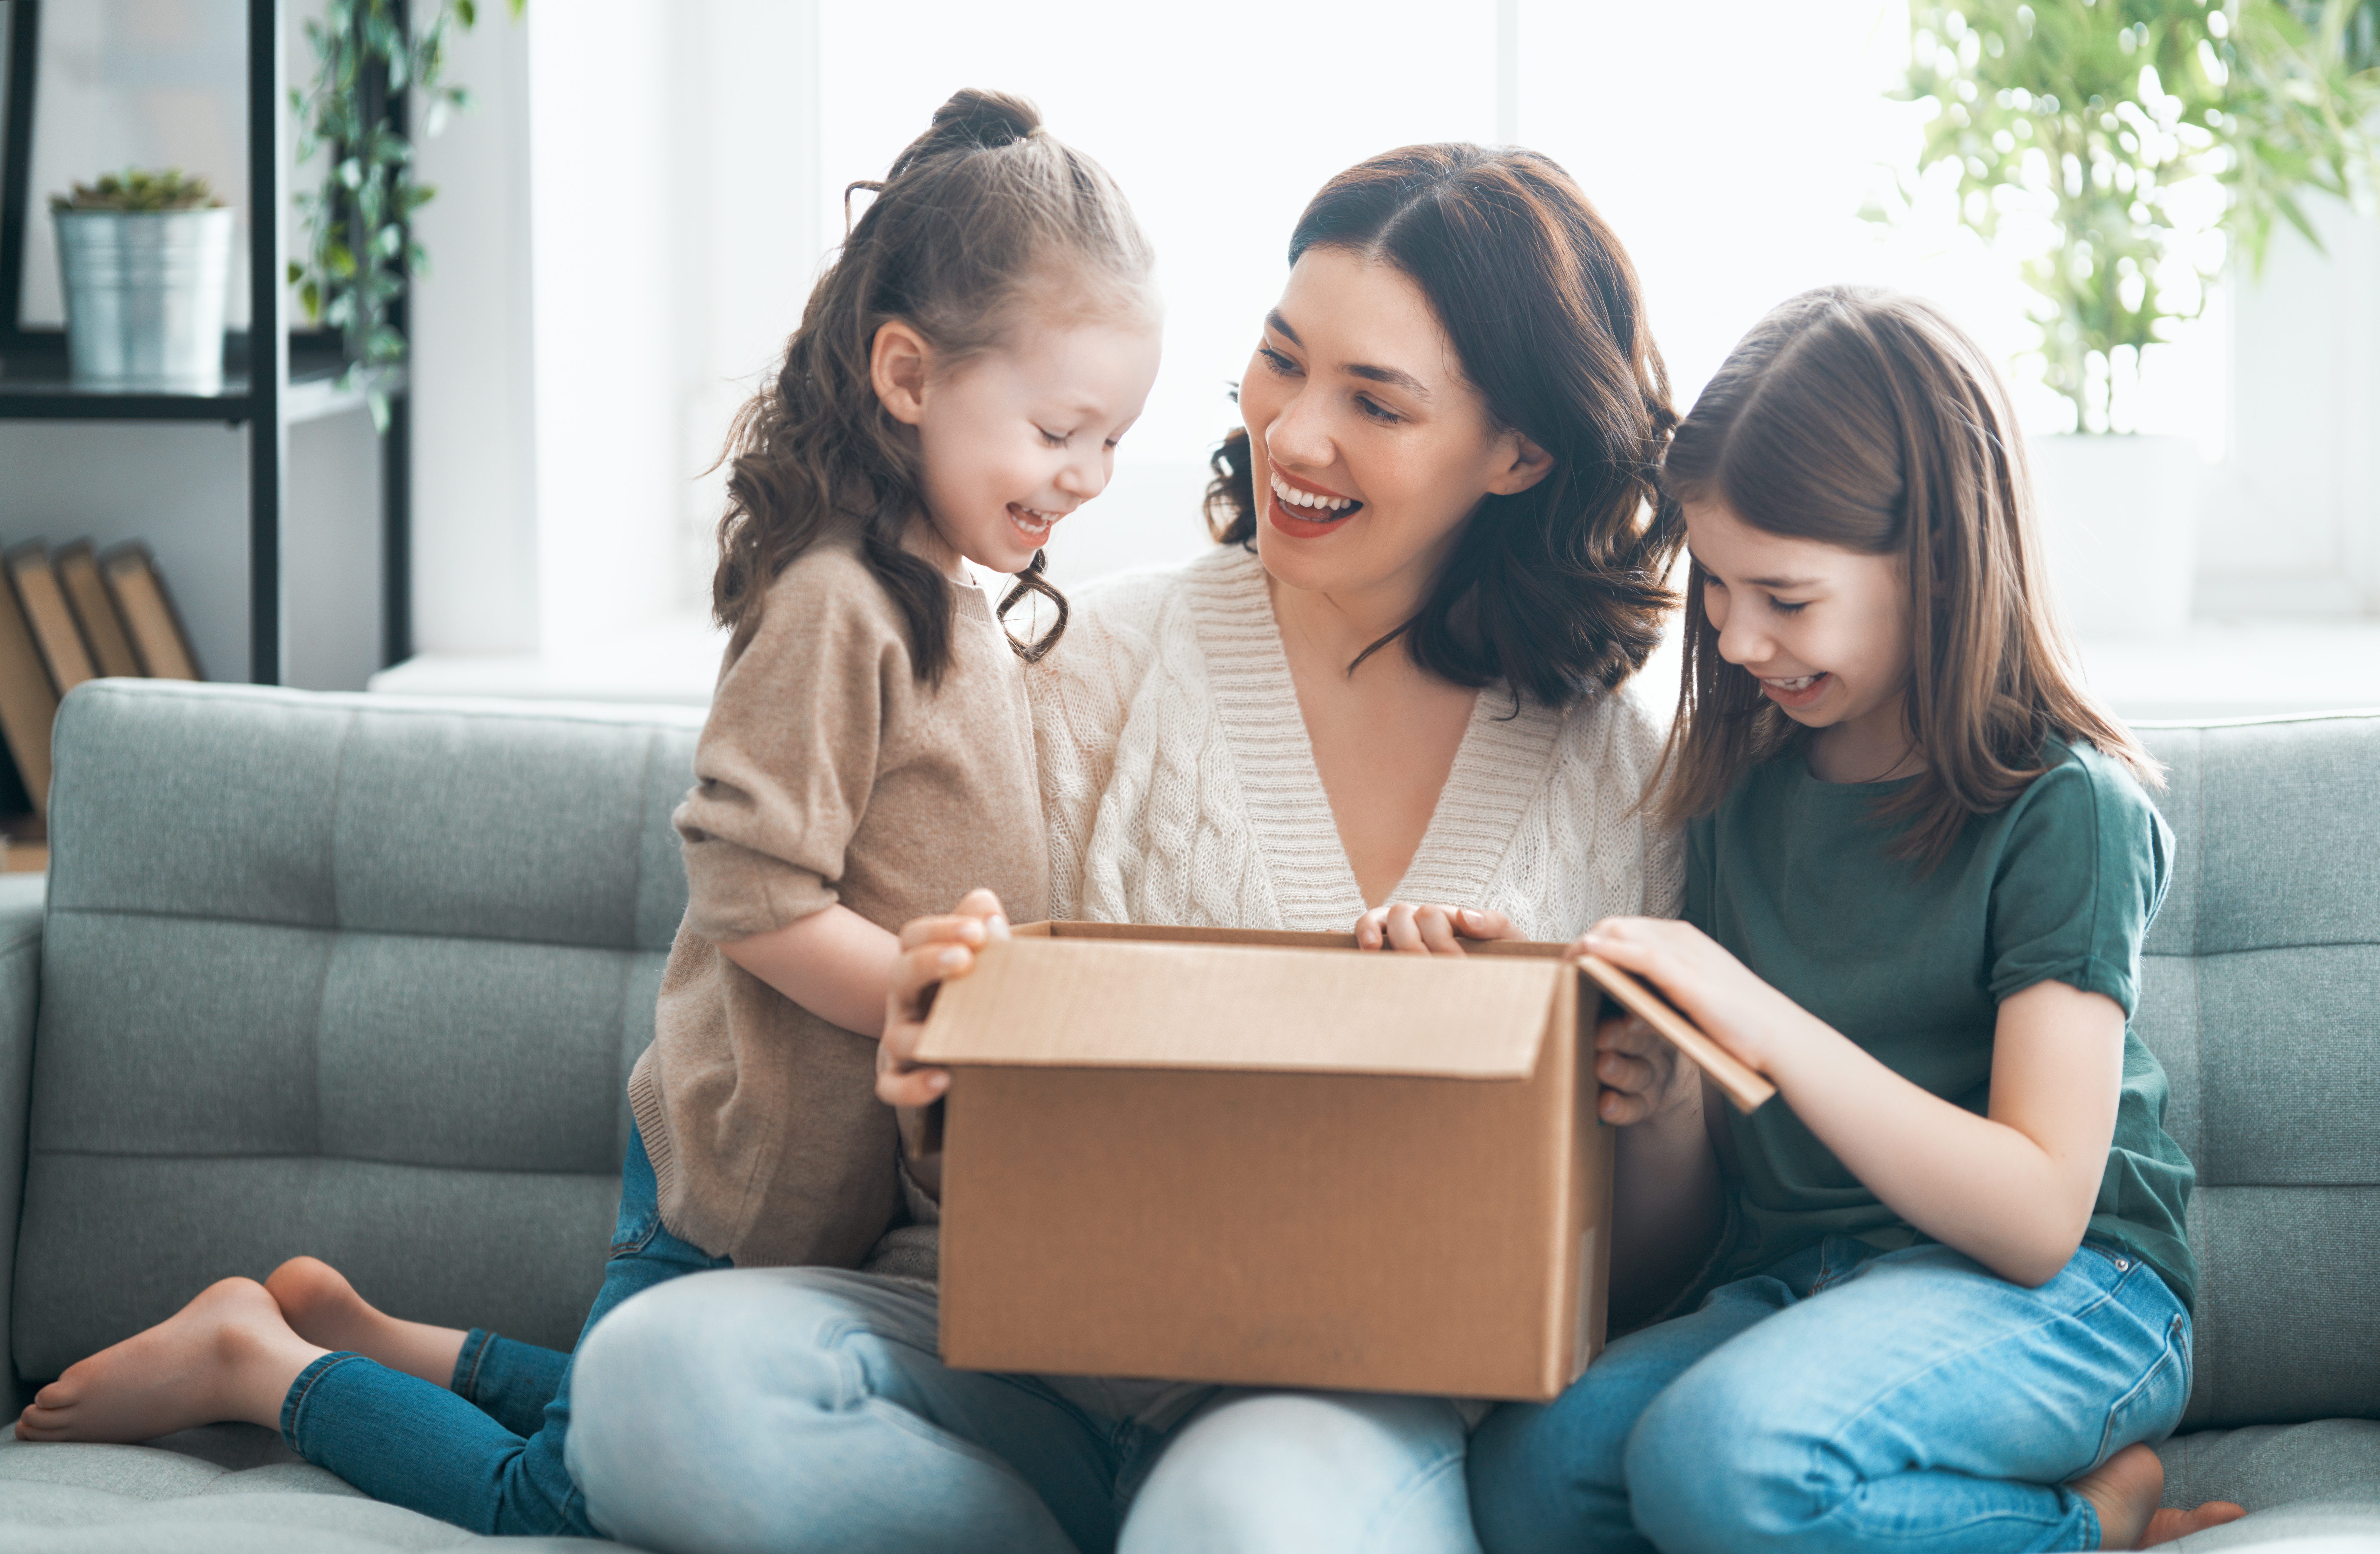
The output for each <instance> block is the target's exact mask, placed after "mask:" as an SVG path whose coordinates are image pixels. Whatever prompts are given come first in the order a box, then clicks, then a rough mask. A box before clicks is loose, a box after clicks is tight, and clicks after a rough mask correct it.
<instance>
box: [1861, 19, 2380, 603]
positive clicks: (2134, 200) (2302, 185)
mask: <svg viewBox="0 0 2380 1554" xmlns="http://www.w3.org/2000/svg"><path fill="white" fill-rule="evenodd" d="M1910 20H1911V29H1912V41H1913V48H1912V51H1911V54H1912V57H1911V64H1910V68H1909V74H1908V78H1907V80H1906V82H1905V84H1904V86H1903V88H1902V89H1901V91H1899V92H1898V93H1896V95H1898V96H1900V97H1901V98H1903V99H1905V100H1910V101H1930V102H1931V103H1933V104H1934V108H1935V111H1934V114H1933V115H1932V117H1931V119H1930V120H1929V122H1928V123H1927V125H1926V127H1925V141H1924V148H1923V150H1922V152H1920V155H1919V158H1918V179H1919V180H1920V182H1921V183H1922V182H1923V181H1925V179H1926V178H1927V177H1928V175H1929V174H1930V175H1934V176H1939V177H1941V178H1942V180H1943V182H1944V183H1947V184H1949V185H1951V186H1952V188H1953V192H1954V196H1955V199H1956V201H1957V213H1958V219H1959V221H1960V222H1961V224H1962V225H1966V226H1968V227H1970V228H1972V229H1973V230H1974V231H1975V232H1976V233H1977V234H1978V235H1979V236H1981V237H1983V238H1985V240H1986V241H1987V242H1992V243H1995V244H2000V243H2002V241H2003V240H2004V239H2005V240H2007V246H2008V247H2010V248H2020V249H2032V250H2033V251H2032V252H2031V253H2030V254H2029V255H2028V256H2027V257H2025V258H2024V259H2023V260H2022V273H2023V278H2024V280H2025V283H2026V284H2027V285H2028V286H2029V287H2030V288H2031V290H2032V292H2033V294H2034V306H2033V309H2032V316H2033V320H2034V323H2035V324H2036V325H2037V326H2038V328H2039V331H2040V353H2041V361H2042V378H2043V381H2044V382H2045V383H2046V385H2047V386H2048V387H2049V388H2051V389H2052V390H2054V391H2056V392H2057V393H2058V395H2062V396H2063V397H2064V398H2065V399H2066V401H2067V402H2068V403H2069V404H2070V407H2071V410H2072V416H2073V426H2074V430H2075V431H2077V432H2079V433H2083V434H2085V435H2084V436H2083V437H2082V438H2078V439H2072V440H2069V439H2063V438H2046V439H2035V440H2034V464H2035V467H2036V473H2037V475H2038V477H2039V483H2040V486H2041V489H2042V495H2043V505H2044V508H2045V519H2046V524H2047V527H2048V528H2049V530H2050V533H2049V540H2050V547H2051V553H2052V559H2053V563H2054V564H2056V565H2058V567H2059V570H2060V572H2061V574H2063V576H2062V577H2061V591H2062V592H2063V593H2064V594H2066V595H2067V597H2068V598H2069V600H2070V601H2071V603H2072V605H2073V607H2074V610H2075V613H2076V614H2077V616H2078V618H2079V619H2080V622H2081V624H2082V625H2083V628H2084V630H2085V631H2086V632H2095V631H2104V632H2107V633H2108V634H2114V635H2134V634H2139V633H2141V632H2143V631H2152V632H2153V631H2164V630H2170V629H2174V628H2177V627H2179V626H2180V625H2182V624H2184V623H2186V621H2187V618H2188V611H2189V588H2190V577H2191V572H2192V540H2191V534H2190V530H2191V528H2192V523H2193V522H2194V517H2195V503H2196V484H2197V464H2196V459H2195V455H2194V453H2193V451H2192V448H2191V446H2190V444H2189V443H2187V442H2186V441H2185V440H2183V439H2180V438H2154V437H2137V438H2119V439H2112V440H2111V439H2107V438H2104V437H2098V436H2093V435H2090V434H2095V433H2105V432H2109V431H2137V430H2139V428H2138V426H2137V421H2136V412H2135V409H2134V407H2133V406H2132V405H2131V403H2130V401H2129V396H2128V395H2127V393H2126V390H2127V388H2128V387H2129V386H2130V385H2131V384H2132V383H2134V382H2137V377H2138V374H2139V372H2140V370H2141V362H2142V353H2143V350H2145V349H2146V348H2147V347H2148V346H2153V345H2155V344H2158V343H2160V342H2163V341H2166V340H2168V339H2170V338H2171V322H2173V321H2179V320H2185V319H2190V318H2193V317H2195V316H2197V315H2198V313H2199V312H2200V311H2201V310H2203V309H2204V306H2205V298H2206V288H2207V286H2208V285H2209V284H2211V283H2212V282H2213V281H2214V280H2215V278H2216V275H2217V274H2219V273H2221V272H2222V270H2223V268H2224V265H2225V263H2226V261H2227V260H2228V258H2229V257H2231V255H2232V254H2234V253H2236V254H2238V255H2239V256H2240V257H2244V258H2245V259H2247V260H2248V261H2249V262H2250V264H2251V266H2252V267H2253V266H2254V265H2256V264H2258V263H2260V262H2261V261H2262V258H2263V255H2264V251H2265V245H2266V242H2267V241H2268V239H2269V238H2270V237H2271V235H2272V233H2273V231H2274V230H2275V228H2276V227H2277V226H2279V225H2288V226H2290V227H2292V228H2295V229H2296V230H2297V231H2299V232H2301V233H2302V234H2303V235H2304V236H2305V237H2307V238H2309V239H2310V240H2313V241H2315V242H2316V244H2317V246H2318V245H2319V238H2318V237H2316V234H2315V230H2314V227H2313V222H2312V220H2311V219H2310V217H2309V215H2308V213H2307V200H2309V198H2311V197H2313V196H2317V195H2327V196H2332V197H2336V198H2339V199H2353V198H2356V197H2358V196H2359V195H2361V194H2363V193H2368V191H2369V187H2370V183H2371V180H2372V174H2373V169H2374V165H2375V161H2376V160H2380V154H2376V153H2380V147H2376V146H2375V132H2376V131H2380V0H2219V3H2213V4H2210V3H2207V0H2032V3H2028V4H2019V3H2017V0H1957V3H1951V4H1940V3H1928V0H1920V3H1918V4H1915V5H1913V6H1912V7H1911V11H1910ZM1907 192H1908V195H1909V199H1910V200H1911V201H1912V202H1913V203H1914V202H1915V201H1916V200H1919V199H1921V198H1922V196H1921V195H1920V194H1919V193H1918V192H1917V189H1916V188H1914V187H1913V188H1910V189H1909V190H1908V191H1907ZM1871 213H1877V212H1871ZM2227 239H2228V240H2227ZM2085 442H2087V443H2094V444H2097V446H2096V447H2095V448H2084V447H2083V446H2080V445H2078V444H2080V443H2085ZM2061 552H2062V553H2061Z"/></svg>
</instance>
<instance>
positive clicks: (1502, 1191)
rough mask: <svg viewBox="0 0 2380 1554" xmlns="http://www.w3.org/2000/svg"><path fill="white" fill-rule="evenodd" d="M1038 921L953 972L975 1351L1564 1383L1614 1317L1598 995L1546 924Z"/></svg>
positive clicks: (1468, 1386)
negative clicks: (1478, 940)
mask: <svg viewBox="0 0 2380 1554" xmlns="http://www.w3.org/2000/svg"><path fill="white" fill-rule="evenodd" d="M1474 949H1475V953H1472V954H1469V955H1466V956H1463V957H1461V958H1459V959H1458V958H1454V957H1437V956H1432V957H1422V956H1404V955H1391V954H1363V953H1356V952H1355V950H1354V938H1353V937H1352V936H1350V935H1345V934H1286V933H1236V932H1226V931H1220V930H1206V929H1147V928H1131V927H1122V926H1116V925H1106V924H1088V923H1055V924H1035V925H1032V926H1030V927H1026V928H1021V929H1017V930H1016V937H1015V938H1014V939H1013V940H1011V941H1008V942H1007V943H1004V944H997V945H993V946H990V947H989V948H988V949H986V950H985V951H984V952H983V953H982V955H981V957H980V959H979V961H978V963H977V966H976V968H975V969H974V970H973V971H972V972H971V973H970V974H969V975H968V976H966V977H962V978H960V979H958V980H956V981H953V982H951V983H949V984H947V985H945V986H944V987H943V988H942V989H941V993H940V995H939V997H938V998H937V1000H936V1002H935V1003H934V1007H933V1010H932V1013H931V1014H930V1016H929V1020H928V1022H927V1026H926V1030H925V1033H924V1036H923V1038H922V1042H921V1045H920V1048H919V1054H918V1055H919V1057H920V1058H921V1059H922V1060H924V1061H927V1062H936V1063H944V1064H948V1065H950V1067H951V1068H952V1070H953V1075H952V1083H951V1088H950V1091H949V1094H948V1098H947V1101H948V1104H947V1111H946V1115H945V1118H944V1122H943V1127H942V1147H943V1151H944V1154H943V1159H942V1181H943V1184H944V1190H943V1208H942V1213H943V1219H942V1232H941V1348H942V1357H943V1359H944V1360H945V1361H946V1362H947V1363H948V1364H951V1365H953V1366H962V1367H965V1368H970V1369H981V1370H1002V1371H1035V1372H1048V1373H1058V1374H1074V1375H1091V1376H1119V1377H1161V1378H1172V1379H1178V1380H1185V1381H1215V1382H1235V1383H1243V1384H1249V1385H1267V1386H1285V1387H1317V1388H1343V1389H1354V1390H1378V1391H1398V1392H1425V1393H1442V1394H1447V1395H1451V1396H1458V1397H1475V1398H1522V1399H1540V1400H1542V1399H1548V1398H1552V1397H1554V1396H1556V1395H1557V1394H1559V1393H1560V1391H1561V1390H1562V1389H1563V1388H1564V1387H1566V1386H1567V1385H1569V1383H1570V1382H1571V1381H1572V1380H1573V1379H1574V1378H1576V1377H1577V1376H1578V1373H1579V1372H1580V1371H1581V1370H1582V1369H1584V1368H1585V1366H1586V1363H1587V1361H1588V1360H1589V1359H1590V1358H1592V1357H1593V1356H1594V1354H1596V1352H1597V1350H1598V1349H1599V1348H1600V1347H1601V1346H1602V1343H1603V1327H1604V1293H1605V1286H1606V1281H1607V1275H1608V1263H1609V1232H1608V1227H1609V1222H1610V1205H1611V1136H1610V1132H1609V1130H1608V1129H1606V1128H1605V1127H1603V1126H1602V1125H1601V1124H1600V1123H1598V1122H1597V1120H1596V1115H1595V1105H1594V1099H1595V1090H1596V1086H1595V1081H1594V1078H1593V1074H1592V1067H1591V1063H1589V1062H1586V1055H1587V1054H1588V1053H1590V1052H1591V1050H1592V1034H1591V1024H1592V1019H1593V1016H1594V1014H1595V1013H1596V1011H1597V1008H1598V1007H1599V1006H1600V1003H1601V998H1600V996H1599V994H1598V992H1597V989H1596V986H1595V984H1594V983H1592V982H1588V981H1585V980H1584V978H1583V977H1582V976H1581V974H1580V972H1579V971H1578V970H1577V969H1576V968H1574V967H1573V966H1572V965H1567V964H1565V963H1563V962H1562V961H1561V960H1560V958H1559V957H1560V953H1561V950H1562V947H1561V946H1559V945H1522V944H1499V945H1492V946H1475V947H1474Z"/></svg>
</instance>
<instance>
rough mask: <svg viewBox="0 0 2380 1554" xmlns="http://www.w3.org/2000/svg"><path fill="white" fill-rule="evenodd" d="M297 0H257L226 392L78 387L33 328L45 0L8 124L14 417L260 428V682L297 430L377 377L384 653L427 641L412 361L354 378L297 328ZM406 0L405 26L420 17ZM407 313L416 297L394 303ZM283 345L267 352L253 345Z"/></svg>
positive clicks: (6, 257) (19, 38) (3, 375)
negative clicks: (421, 624) (239, 264)
mask: <svg viewBox="0 0 2380 1554" xmlns="http://www.w3.org/2000/svg"><path fill="white" fill-rule="evenodd" d="M283 7H284V0H248V5H247V10H248V113H247V119H248V179H249V318H250V320H251V321H252V322H251V325H250V329H249V334H235V335H233V336H231V337H230V338H229V339H228V340H227V341H226V342H225V364H224V366H225V370H224V383H223V388H222V389H221V391H220V392H218V393H215V394H164V393H152V392H147V391H129V392H126V391H112V390H104V389H94V388H89V387H81V386H78V385H77V384H76V383H75V382H74V381H73V377H72V374H71V373H70V372H69V371H68V370H67V349H66V336H65V334H63V333H62V332H60V331H57V330H43V329H25V328H22V327H21V326H20V323H19V317H18V315H19V310H20V309H21V308H22V306H23V284H24V273H25V272H24V262H25V240H26V234H27V228H28V227H29V226H30V219H29V218H30V214H31V197H32V190H31V188H30V175H31V164H32V140H33V93H34V89H35V87H36V86H37V85H38V84H39V81H38V77H39V66H40V58H41V50H40V42H41V0H11V4H10V6H9V18H10V20H11V23H12V26H11V28H10V30H9V38H8V78H9V79H8V99H7V116H6V123H5V126H0V140H4V141H5V153H0V420H84V421H91V420H97V421H150V422H159V421H164V422H173V421H221V422H224V423H226V424H228V425H232V426H240V425H245V426H246V427H247V428H248V432H249V460H248V495H249V502H248V511H249V523H248V552H249V566H248V573H249V679H251V680H253V681H255V682H256V683H257V684H259V685H274V684H278V683H279V682H280V681H281V680H282V679H284V678H285V673H286V667H287V644H286V642H285V634H284V632H283V630H282V618H283V614H284V612H285V600H284V598H283V595H282V586H281V537H282V527H283V521H284V516H285V515H284V513H283V504H284V502H285V492H286V491H287V488H288V479H289V428H290V427H291V426H293V425H297V424H300V423H303V422H306V421H311V420H319V419H322V418H323V417H326V416H334V415H338V414H341V413H343V412H346V411H348V410H355V409H360V408H362V407H364V406H365V404H366V402H367V395H368V389H370V388H378V389H379V390H381V391H382V392H383V394H384V395H386V396H387V399H388V407H389V421H388V427H387V430H386V431H385V432H384V433H383V436H382V438H381V659H382V662H383V663H384V664H391V663H395V662H399V661H400V660H403V659H406V658H409V657H411V656H412V652H413V607H412V593H413V589H412V528H413V523H412V519H413V512H412V505H413V504H412V460H413V454H412V413H411V412H412V407H411V406H410V404H409V403H408V402H407V380H406V375H405V373H404V371H403V370H401V369H400V370H383V371H381V372H379V373H377V374H375V375H374V376H373V377H372V378H371V379H370V380H368V382H367V383H365V384H358V385H354V386H349V387H345V388H343V387H341V386H340V385H339V382H338V380H339V378H340V377H341V375H342V374H343V373H344V371H345V370H346V363H345V360H344V358H342V355H341V351H340V346H339V343H338V339H337V337H336V336H335V335H333V334H327V333H325V332H322V331H319V330H308V331H297V332H293V331H292V330H291V329H290V328H289V294H288V288H287V286H286V285H285V283H284V281H283V278H282V277H283V270H284V266H285V262H286V260H287V255H286V253H285V250H284V247H283V242H282V224H283V221H284V220H285V219H286V214H287V212H285V211H284V210H283V205H284V203H285V194H286V188H287V183H288V167H287V161H288V154H287V153H288V139H287V134H286V130H285V114H286V106H285V105H286V103H287V101H288V92H287V90H286V87H287V77H286V71H285V67H284V62H283V60H282V57H281V46H282V38H283V26H282V22H283ZM405 9H406V7H405V3H404V0H396V4H395V12H396V24H397V27H398V28H399V29H400V30H403V29H404V27H405V26H406V17H405ZM405 119H406V112H405V98H404V94H403V93H401V92H400V93H395V94H391V95H389V96H388V97H387V98H386V99H385V120H386V122H387V123H388V124H389V126H390V127H392V128H394V129H395V130H396V131H397V132H398V133H400V134H402V133H404V132H405V128H406V124H405ZM393 312H394V315H395V318H394V322H395V323H396V324H397V327H398V328H400V329H402V328H404V326H405V303H404V300H403V299H402V298H400V299H399V300H398V301H397V303H396V304H395V309H394V310H393ZM257 339H261V340H263V341H265V342H267V343H268V345H269V347H270V348H269V349H268V350H267V351H266V352H265V353H264V358H263V359H262V360H261V361H255V360H252V359H251V356H252V353H251V344H252V342H253V341H254V340H257Z"/></svg>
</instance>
